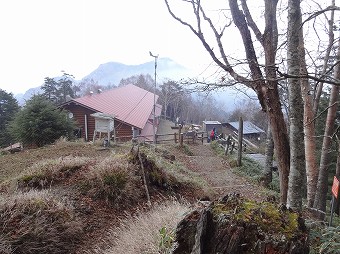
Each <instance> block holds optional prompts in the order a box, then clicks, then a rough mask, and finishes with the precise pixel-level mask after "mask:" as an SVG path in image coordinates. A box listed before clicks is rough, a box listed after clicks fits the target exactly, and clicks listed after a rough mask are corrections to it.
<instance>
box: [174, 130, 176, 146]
mask: <svg viewBox="0 0 340 254" xmlns="http://www.w3.org/2000/svg"><path fill="white" fill-rule="evenodd" d="M174 136H175V144H177V133H176V132H175V133H174Z"/></svg>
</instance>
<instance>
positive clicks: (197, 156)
mask: <svg viewBox="0 0 340 254" xmlns="http://www.w3.org/2000/svg"><path fill="white" fill-rule="evenodd" d="M189 149H190V151H191V152H193V154H194V155H193V156H188V155H184V154H183V153H182V154H180V153H178V154H177V155H176V159H177V160H179V161H181V162H182V163H183V164H185V166H186V167H187V168H188V169H190V170H192V171H194V172H196V173H198V175H199V176H201V177H202V178H203V179H205V180H206V181H207V182H208V184H209V185H210V187H211V188H212V189H213V190H214V192H215V193H216V194H215V196H214V198H218V197H221V196H223V195H226V194H227V193H234V192H235V193H239V194H241V195H243V196H244V197H246V198H249V199H253V200H257V201H262V200H264V199H266V194H265V192H264V189H263V188H262V187H261V186H258V185H256V184H253V183H251V182H250V181H248V180H246V179H245V178H244V177H241V176H238V175H236V174H235V173H233V172H232V170H231V169H230V166H229V165H228V163H227V162H226V161H225V160H223V159H222V158H220V157H218V156H216V155H215V153H214V151H213V150H212V149H211V147H210V145H209V144H206V143H204V144H203V145H202V144H190V145H189Z"/></svg>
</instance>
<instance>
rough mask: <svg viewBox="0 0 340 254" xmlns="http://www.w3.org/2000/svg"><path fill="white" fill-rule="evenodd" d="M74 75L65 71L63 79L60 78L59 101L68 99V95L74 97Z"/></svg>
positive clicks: (62, 101) (58, 84)
mask: <svg viewBox="0 0 340 254" xmlns="http://www.w3.org/2000/svg"><path fill="white" fill-rule="evenodd" d="M72 79H73V76H72V75H70V74H67V73H65V72H64V73H63V76H62V78H61V79H59V81H58V83H57V87H58V95H59V96H58V99H59V100H58V102H59V103H64V102H66V101H67V96H68V95H69V96H71V97H72V98H73V97H74V91H73V81H72Z"/></svg>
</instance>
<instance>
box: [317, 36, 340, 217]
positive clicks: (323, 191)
mask: <svg viewBox="0 0 340 254" xmlns="http://www.w3.org/2000/svg"><path fill="white" fill-rule="evenodd" d="M339 62H340V40H339V45H338V53H337V63H338V64H337V65H336V68H335V73H334V78H335V79H337V80H339V79H340V63H339ZM338 100H339V86H337V85H333V86H332V90H331V94H330V99H329V105H328V110H327V118H326V126H325V132H324V137H323V143H322V153H321V158H320V169H319V177H318V183H317V189H316V194H315V200H314V208H316V209H317V210H320V211H322V212H325V211H326V200H327V189H328V168H329V165H330V152H331V142H332V136H333V134H334V125H335V119H336V111H337V107H338V105H339V101H338ZM323 217H324V214H323V213H322V214H320V218H323Z"/></svg>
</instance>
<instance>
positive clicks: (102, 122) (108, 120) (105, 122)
mask: <svg viewBox="0 0 340 254" xmlns="http://www.w3.org/2000/svg"><path fill="white" fill-rule="evenodd" d="M91 116H92V117H94V119H95V129H94V133H93V142H94V141H95V139H96V137H97V134H98V133H99V139H100V138H101V135H102V132H103V133H106V134H107V141H105V142H104V145H105V146H108V145H109V144H110V138H111V132H112V131H113V136H114V140H115V131H114V130H115V128H114V126H115V125H114V116H112V115H109V114H104V113H100V112H97V113H94V114H91Z"/></svg>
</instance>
